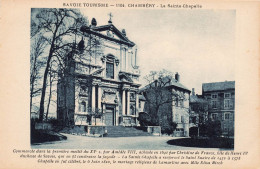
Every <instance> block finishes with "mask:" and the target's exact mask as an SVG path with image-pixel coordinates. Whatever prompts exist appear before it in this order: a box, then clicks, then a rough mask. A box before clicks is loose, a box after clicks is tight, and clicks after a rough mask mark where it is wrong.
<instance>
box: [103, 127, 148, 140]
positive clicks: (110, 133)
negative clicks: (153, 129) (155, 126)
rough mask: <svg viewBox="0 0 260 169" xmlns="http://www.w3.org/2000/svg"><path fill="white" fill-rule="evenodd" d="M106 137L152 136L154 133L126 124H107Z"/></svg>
mask: <svg viewBox="0 0 260 169" xmlns="http://www.w3.org/2000/svg"><path fill="white" fill-rule="evenodd" d="M106 130H107V134H106V135H105V136H106V137H135V136H152V134H150V133H147V132H145V131H143V130H138V129H136V128H134V127H124V126H107V127H106Z"/></svg>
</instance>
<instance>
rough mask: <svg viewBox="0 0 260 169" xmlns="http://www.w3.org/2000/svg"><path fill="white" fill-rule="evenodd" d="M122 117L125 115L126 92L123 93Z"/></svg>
mask: <svg viewBox="0 0 260 169" xmlns="http://www.w3.org/2000/svg"><path fill="white" fill-rule="evenodd" d="M122 115H125V90H124V89H123V92H122Z"/></svg>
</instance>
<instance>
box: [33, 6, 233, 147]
mask: <svg viewBox="0 0 260 169" xmlns="http://www.w3.org/2000/svg"><path fill="white" fill-rule="evenodd" d="M30 12H31V18H30V19H31V21H30V115H29V114H28V116H30V142H31V148H32V149H120V150H121V149H134V150H217V151H219V150H234V148H235V144H234V139H235V135H234V133H235V107H236V104H235V93H236V91H235V88H236V85H235V81H236V79H235V60H236V48H235V40H236V39H235V32H236V10H231V9H219V10H213V9H197V10H185V9H170V10H169V9H168V10H167V9H158V10H149V9H127V10H119V9H117V10H116V9H101V8H99V9H84V8H77V9H73V8H71V9H70V8H31V11H30ZM28 106H29V105H28Z"/></svg>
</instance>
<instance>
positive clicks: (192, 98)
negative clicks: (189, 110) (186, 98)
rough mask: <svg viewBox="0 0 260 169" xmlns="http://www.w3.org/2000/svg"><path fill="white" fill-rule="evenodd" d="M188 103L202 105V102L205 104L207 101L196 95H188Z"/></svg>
mask: <svg viewBox="0 0 260 169" xmlns="http://www.w3.org/2000/svg"><path fill="white" fill-rule="evenodd" d="M190 102H191V103H204V102H207V100H205V99H203V98H201V97H199V96H197V95H190Z"/></svg>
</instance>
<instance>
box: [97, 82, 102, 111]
mask: <svg viewBox="0 0 260 169" xmlns="http://www.w3.org/2000/svg"><path fill="white" fill-rule="evenodd" d="M101 97H102V93H101V87H100V86H98V109H99V110H100V111H101Z"/></svg>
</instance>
